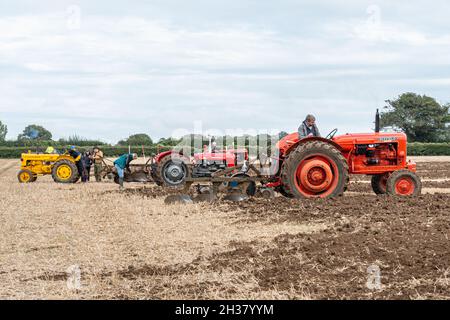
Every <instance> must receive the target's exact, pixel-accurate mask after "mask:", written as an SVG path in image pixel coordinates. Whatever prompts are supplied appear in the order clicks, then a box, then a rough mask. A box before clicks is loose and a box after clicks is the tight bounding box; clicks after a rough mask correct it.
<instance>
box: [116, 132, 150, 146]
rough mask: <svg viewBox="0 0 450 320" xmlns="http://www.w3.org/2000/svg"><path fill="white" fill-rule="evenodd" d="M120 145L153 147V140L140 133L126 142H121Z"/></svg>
mask: <svg viewBox="0 0 450 320" xmlns="http://www.w3.org/2000/svg"><path fill="white" fill-rule="evenodd" d="M118 144H119V145H121V146H128V145H130V146H151V145H153V140H152V138H150V136H149V135H148V134H145V133H138V134H133V135H131V136H129V137H128V138H127V139H125V140H120V141H119V142H118Z"/></svg>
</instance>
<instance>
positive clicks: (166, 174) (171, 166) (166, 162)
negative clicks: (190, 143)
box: [155, 154, 191, 189]
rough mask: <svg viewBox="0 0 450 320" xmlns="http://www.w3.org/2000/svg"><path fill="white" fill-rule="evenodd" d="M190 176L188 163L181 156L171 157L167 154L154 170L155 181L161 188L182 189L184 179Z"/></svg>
mask: <svg viewBox="0 0 450 320" xmlns="http://www.w3.org/2000/svg"><path fill="white" fill-rule="evenodd" d="M190 176H191V170H190V167H189V165H188V161H187V160H186V159H184V158H183V156H172V155H171V154H168V155H167V156H165V157H163V158H162V159H161V160H160V161H159V163H158V165H157V167H156V170H155V178H156V179H155V181H157V182H160V183H161V185H162V186H164V187H168V188H173V189H182V188H184V186H185V183H186V178H188V177H190Z"/></svg>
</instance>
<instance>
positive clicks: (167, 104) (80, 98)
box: [0, 0, 450, 142]
mask: <svg viewBox="0 0 450 320" xmlns="http://www.w3.org/2000/svg"><path fill="white" fill-rule="evenodd" d="M449 15H450V2H449V1H446V0H434V1H422V0H420V1H406V0H397V1H364V0H346V1H336V0H334V1H331V0H330V1H324V0H305V1H301V0H278V1H274V0H272V1H268V0H226V1H225V0H223V1H215V0H191V1H186V0H146V1H144V0H135V1H125V0H123V1H113V0H107V1H106V0H105V1H102V0H96V1H65V0H52V1H50V0H40V1H31V0H27V1H25V0H22V1H21V0H10V1H8V0H0V120H1V121H3V122H4V123H6V124H7V125H8V129H9V133H8V138H9V139H13V138H16V136H17V135H18V134H19V133H20V132H21V131H22V130H23V128H24V127H25V126H26V125H27V124H31V123H36V124H40V125H43V126H44V127H46V128H47V129H49V130H50V131H51V132H52V133H53V135H54V137H55V138H60V137H68V136H69V135H73V134H78V135H79V136H82V137H86V138H97V139H101V140H104V141H107V142H116V141H117V140H119V139H121V138H124V137H127V136H128V135H130V134H132V133H140V132H144V133H148V134H149V135H150V136H152V137H153V138H154V139H157V138H160V137H163V136H164V137H166V136H170V135H172V134H174V133H176V132H182V131H180V129H184V130H187V131H193V130H194V126H197V128H198V127H199V126H201V127H202V128H203V129H205V130H206V129H216V130H223V131H225V130H230V129H247V128H248V129H253V130H258V131H259V132H263V131H272V130H283V131H287V132H293V131H295V130H296V129H297V127H298V125H299V124H300V122H301V121H302V120H303V118H304V116H305V115H306V114H307V113H313V114H316V115H317V118H318V124H319V127H320V128H321V131H322V132H325V133H326V132H327V131H330V130H331V129H333V128H334V127H337V128H339V129H340V132H342V133H345V132H362V131H368V130H370V129H372V128H373V116H374V113H375V109H376V108H382V107H383V106H384V105H385V103H384V100H386V99H393V98H395V97H396V96H398V95H399V94H401V93H403V92H406V91H413V92H417V93H421V94H427V95H431V96H433V97H435V98H437V99H438V101H439V102H441V103H446V102H450V33H449V30H450V19H449ZM200 124H201V125H200Z"/></svg>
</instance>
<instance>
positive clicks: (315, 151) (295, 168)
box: [281, 141, 349, 198]
mask: <svg viewBox="0 0 450 320" xmlns="http://www.w3.org/2000/svg"><path fill="white" fill-rule="evenodd" d="M281 181H282V186H281V187H282V188H283V189H284V191H285V192H286V193H287V194H288V195H290V196H292V197H294V198H332V197H336V196H340V195H342V194H343V193H344V191H345V189H346V186H347V184H348V181H349V176H348V164H347V160H346V159H345V157H344V156H343V155H342V153H341V152H340V151H339V150H338V149H337V148H336V147H334V146H333V145H331V144H329V143H327V142H323V141H311V142H306V143H304V144H300V145H299V146H298V147H297V148H296V149H295V150H293V151H292V152H291V153H290V154H289V155H288V157H287V159H286V160H285V161H284V164H283V167H282V168H281Z"/></svg>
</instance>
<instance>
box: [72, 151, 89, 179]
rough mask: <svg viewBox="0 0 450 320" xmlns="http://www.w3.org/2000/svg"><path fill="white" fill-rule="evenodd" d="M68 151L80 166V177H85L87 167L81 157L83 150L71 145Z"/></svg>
mask: <svg viewBox="0 0 450 320" xmlns="http://www.w3.org/2000/svg"><path fill="white" fill-rule="evenodd" d="M68 153H69V155H70V156H71V157H72V158H73V160H74V161H75V164H76V166H77V168H78V174H79V175H80V177H83V176H84V175H85V170H86V169H85V167H84V161H82V159H81V157H82V154H81V152H80V151H78V150H77V148H76V147H75V146H70V147H69V150H68Z"/></svg>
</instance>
